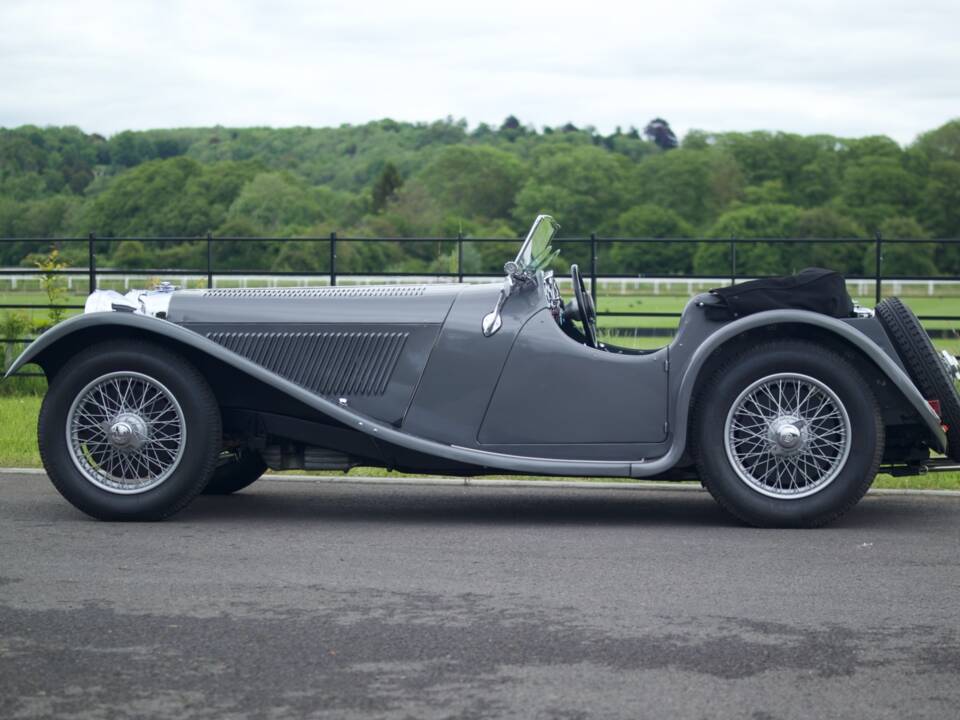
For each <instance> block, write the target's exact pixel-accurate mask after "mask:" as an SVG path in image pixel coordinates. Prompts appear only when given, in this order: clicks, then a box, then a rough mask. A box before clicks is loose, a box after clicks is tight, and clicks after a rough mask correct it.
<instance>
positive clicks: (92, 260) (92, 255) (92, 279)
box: [87, 233, 97, 292]
mask: <svg viewBox="0 0 960 720" xmlns="http://www.w3.org/2000/svg"><path fill="white" fill-rule="evenodd" d="M96 239H97V234H96V233H90V234H89V235H88V236H87V271H88V273H89V275H88V280H89V284H90V292H93V291H94V290H96V289H97V253H96V250H95V249H94V247H93V243H94V241H95V240H96Z"/></svg>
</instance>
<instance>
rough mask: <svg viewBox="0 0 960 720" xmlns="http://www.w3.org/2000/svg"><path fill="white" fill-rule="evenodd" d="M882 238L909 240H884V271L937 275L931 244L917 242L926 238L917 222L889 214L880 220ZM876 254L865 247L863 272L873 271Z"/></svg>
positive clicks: (925, 233) (896, 273) (889, 272)
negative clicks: (898, 241)
mask: <svg viewBox="0 0 960 720" xmlns="http://www.w3.org/2000/svg"><path fill="white" fill-rule="evenodd" d="M879 230H880V234H881V235H882V236H883V239H884V240H911V241H913V242H910V243H893V242H891V243H884V245H883V274H884V276H890V275H921V276H929V275H939V274H940V272H939V271H938V270H937V265H936V259H935V253H936V246H935V245H934V244H933V243H925V242H916V241H919V240H925V239H927V238H928V237H929V235H928V234H927V232H926V231H925V230H924V229H923V227H921V225H920V223H918V222H917V221H916V220H914V219H913V218H910V217H892V218H888V219H887V220H884V221H883V224H882V225H881V226H880V228H879ZM875 262H876V260H875V255H874V251H873V250H872V249H868V250H867V252H866V253H865V255H864V259H863V265H864V272H868V273H872V272H873V271H874V268H875Z"/></svg>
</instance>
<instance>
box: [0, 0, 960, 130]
mask: <svg viewBox="0 0 960 720" xmlns="http://www.w3.org/2000/svg"><path fill="white" fill-rule="evenodd" d="M958 28H960V0H916V2H903V1H902V0H900V1H898V2H890V1H888V0H832V1H829V2H828V1H825V0H804V1H803V2H794V1H793V0H742V1H741V2H710V1H709V0H671V1H669V2H659V3H652V2H629V3H628V2H608V1H607V0H592V1H589V2H585V1H583V0H579V1H578V2H575V3H565V2H563V0H550V1H548V2H540V1H535V2H523V1H522V0H513V1H512V2H503V1H501V0H480V1H479V2H470V3H462V2H450V1H449V0H444V1H441V2H427V1H418V0H392V1H391V2H382V1H381V0H354V1H353V2H326V1H325V0H305V1H303V2H284V1H283V0H274V1H272V2H254V1H252V0H229V1H221V0H195V1H193V2H180V1H178V0H167V1H165V2H146V1H143V2H138V1H137V0H127V1H126V2H101V1H98V0H72V1H64V2H60V1H52V0H50V1H48V0H0V126H4V127H15V126H18V125H22V124H25V123H33V124H37V125H78V126H80V127H81V128H82V129H83V130H85V131H88V132H99V133H102V134H112V133H115V132H117V131H119V130H124V129H128V128H131V129H145V128H157V127H185V126H200V125H214V124H221V125H228V126H252V125H271V126H276V127H282V126H291V125H313V126H326V125H339V124H341V123H362V122H366V121H368V120H372V119H379V118H383V117H391V118H394V119H397V120H409V121H430V120H436V119H440V118H443V117H446V116H447V115H451V116H453V117H454V118H465V119H466V120H467V121H468V122H469V123H470V126H471V127H473V126H475V125H476V124H478V123H479V122H488V123H491V124H499V123H500V122H501V121H502V120H503V118H504V117H505V116H506V115H508V114H511V113H512V114H515V115H516V116H517V117H519V118H520V119H521V121H522V122H524V123H526V124H534V125H536V126H537V127H541V126H543V125H552V126H556V125H562V124H563V123H566V122H568V121H571V122H573V123H574V124H576V125H578V126H580V125H588V124H590V125H594V126H596V127H597V128H598V129H599V130H600V131H602V132H608V131H611V130H612V129H613V128H614V127H615V126H617V125H620V126H623V127H624V128H626V127H627V126H629V125H636V126H638V127H641V128H642V127H643V125H644V124H645V123H646V122H647V121H648V120H650V119H651V118H653V117H655V116H661V117H664V118H666V119H667V120H668V121H669V122H670V123H671V124H672V126H673V127H674V129H675V130H677V131H678V134H680V133H683V132H685V131H686V130H688V129H690V128H702V129H707V130H751V129H776V130H788V131H794V132H801V133H815V132H827V133H832V134H835V135H841V136H861V135H868V134H886V135H890V136H891V137H893V138H895V139H896V140H898V141H900V142H902V143H907V142H910V141H911V140H912V139H913V138H914V137H915V136H916V134H917V133H919V132H922V131H924V130H928V129H932V128H934V127H937V126H938V125H941V124H942V123H944V122H945V121H947V120H949V119H951V118H955V117H960V41H958V40H957V31H958Z"/></svg>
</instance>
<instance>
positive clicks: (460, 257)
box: [0, 232, 960, 345]
mask: <svg viewBox="0 0 960 720" xmlns="http://www.w3.org/2000/svg"><path fill="white" fill-rule="evenodd" d="M128 240H135V241H138V242H142V243H146V244H151V243H187V242H190V243H200V244H201V245H204V246H205V262H204V263H203V264H202V265H201V266H200V267H192V268H118V267H100V266H98V259H97V250H98V246H101V247H102V246H103V245H104V244H107V243H118V242H122V241H128ZM291 241H296V242H311V243H317V245H318V246H320V248H321V252H322V251H323V250H326V251H327V253H328V254H327V257H328V264H327V268H326V270H324V271H313V272H311V271H262V270H259V269H255V268H250V269H242V270H239V269H226V268H223V269H218V268H217V267H216V264H215V262H214V246H215V244H221V243H248V242H275V243H284V242H291ZM425 242H435V243H442V244H444V245H446V246H448V247H451V248H452V249H453V250H455V257H456V267H455V269H453V270H451V271H450V272H446V273H444V272H393V271H386V270H384V271H344V270H342V269H340V268H338V263H337V251H338V248H340V247H342V246H343V245H346V244H352V243H425ZM511 242H516V241H512V240H509V239H504V238H472V237H471V238H467V237H464V236H463V235H462V234H461V235H458V236H457V237H453V238H370V237H367V238H364V237H341V236H339V235H338V234H337V233H335V232H334V233H330V235H329V236H323V237H298V238H275V237H219V236H217V237H215V236H213V235H210V234H208V235H206V236H203V237H149V238H148V237H110V238H98V237H97V235H96V234H95V233H90V235H89V236H87V237H85V238H76V237H73V238H0V243H2V244H9V243H25V244H37V245H39V244H43V245H45V246H51V245H60V246H63V245H66V244H70V243H85V245H86V248H85V250H86V252H85V255H86V259H87V266H86V267H70V268H63V269H48V270H44V269H38V268H36V267H34V268H29V267H23V268H5V269H0V277H5V276H6V277H9V276H13V277H17V276H29V277H36V276H38V275H39V276H47V277H56V276H81V277H82V276H86V278H87V283H88V288H89V290H90V291H91V292H92V291H93V290H96V289H97V285H98V278H100V277H109V276H124V275H126V276H141V277H150V276H160V277H163V276H193V277H201V278H205V284H206V286H207V287H213V285H214V280H215V278H217V277H230V276H249V275H257V276H258V277H278V278H282V277H286V276H296V277H305V276H314V277H317V278H318V279H326V281H327V282H328V283H329V284H330V285H336V284H337V283H338V281H340V280H343V279H350V278H353V277H358V276H362V277H400V278H402V277H419V278H422V277H430V278H436V279H438V280H444V279H446V280H450V281H455V282H464V281H465V279H467V278H470V279H472V278H485V277H486V278H491V277H499V276H500V274H501V273H499V272H470V273H466V272H465V268H464V245H465V244H468V243H470V244H474V243H479V244H483V243H511ZM555 242H556V243H557V244H560V245H579V246H582V247H583V248H584V249H585V250H586V251H587V258H588V271H587V272H585V273H584V275H585V276H586V277H589V279H590V288H591V293H592V294H593V297H594V299H596V297H597V287H598V281H603V280H637V279H641V280H642V279H644V278H645V277H656V278H658V279H663V280H670V281H674V280H675V281H678V282H679V281H703V280H707V279H717V277H718V274H716V273H714V274H709V275H703V274H700V275H698V274H660V273H657V274H651V275H649V276H647V275H644V274H639V273H621V272H615V271H613V272H611V271H608V269H607V268H601V267H600V262H599V259H600V248H601V247H604V246H607V245H612V244H614V243H638V244H654V243H658V244H666V243H684V244H688V243H694V244H720V245H724V246H726V248H727V260H728V266H727V267H726V268H725V277H726V278H729V282H730V283H735V282H737V280H738V278H739V277H740V274H739V273H740V272H741V268H738V262H737V248H738V247H739V246H741V245H750V244H753V245H755V244H764V243H766V244H780V243H792V244H853V243H855V244H858V245H872V246H873V258H874V262H873V265H874V267H873V272H871V273H867V274H847V276H846V277H847V279H848V280H852V281H868V282H872V283H873V284H874V295H875V299H876V301H877V302H879V301H880V299H881V298H882V296H883V284H884V282H887V281H927V282H931V281H936V282H944V281H960V276H951V275H899V274H890V273H886V272H885V271H884V262H883V252H884V247H885V246H888V245H895V244H910V243H919V244H923V245H930V244H934V245H943V244H948V245H956V244H960V238H953V239H939V240H903V239H885V238H883V237H881V235H879V234H877V235H875V236H874V237H872V238H841V239H822V238H750V239H741V238H682V239H665V238H621V237H599V236H597V235H596V234H591V235H590V236H589V237H579V238H576V237H574V238H559V239H557V240H556V241H555ZM324 245H325V246H326V247H325V248H324V247H323V246H324ZM505 259H508V258H505ZM609 270H615V269H614V268H610V269H609ZM786 271H788V269H786V268H785V269H784V272H786ZM749 277H758V275H757V274H754V273H750V274H749ZM57 308H60V309H63V310H77V309H82V308H83V305H82V304H71V303H61V304H37V303H32V304H31V303H0V310H52V309H57ZM598 314H599V315H601V316H606V317H637V318H641V317H679V313H672V312H642V311H637V312H615V311H606V312H600V313H598ZM920 319H921V320H947V321H950V320H957V321H960V316H957V315H945V314H938V315H921V316H920ZM29 340H30V338H0V344H7V345H9V344H22V343H24V342H28V341H29Z"/></svg>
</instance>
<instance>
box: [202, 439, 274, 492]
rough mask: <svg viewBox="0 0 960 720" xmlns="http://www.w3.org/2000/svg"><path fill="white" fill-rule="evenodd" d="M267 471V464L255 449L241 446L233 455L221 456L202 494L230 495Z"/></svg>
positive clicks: (250, 483) (253, 481)
mask: <svg viewBox="0 0 960 720" xmlns="http://www.w3.org/2000/svg"><path fill="white" fill-rule="evenodd" d="M266 471H267V464H266V463H265V462H264V461H263V458H262V457H261V456H260V453H258V452H257V451H256V450H250V449H248V448H243V449H241V450H239V451H238V452H237V453H236V454H235V455H231V456H230V457H228V458H221V459H220V463H219V464H218V465H217V467H216V469H215V470H214V471H213V476H212V477H211V478H210V482H208V483H207V486H206V487H205V488H204V489H203V494H204V495H230V494H231V493H235V492H238V491H239V490H243V489H244V488H245V487H247V486H248V485H252V484H253V483H255V482H256V481H257V480H258V479H259V478H260V476H261V475H263V474H264V473H265V472H266Z"/></svg>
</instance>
